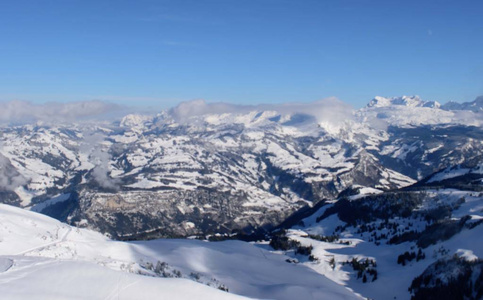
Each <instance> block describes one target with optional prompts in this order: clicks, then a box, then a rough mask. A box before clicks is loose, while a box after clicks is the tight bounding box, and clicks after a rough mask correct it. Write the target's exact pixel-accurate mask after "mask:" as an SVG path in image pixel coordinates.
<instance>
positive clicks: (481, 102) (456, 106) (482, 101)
mask: <svg viewBox="0 0 483 300" xmlns="http://www.w3.org/2000/svg"><path fill="white" fill-rule="evenodd" d="M441 108H442V109H444V110H469V111H472V112H481V111H483V96H479V97H478V98H476V99H475V100H473V101H471V102H464V103H458V102H454V101H450V102H448V103H446V104H445V105H443V106H442V107H441Z"/></svg>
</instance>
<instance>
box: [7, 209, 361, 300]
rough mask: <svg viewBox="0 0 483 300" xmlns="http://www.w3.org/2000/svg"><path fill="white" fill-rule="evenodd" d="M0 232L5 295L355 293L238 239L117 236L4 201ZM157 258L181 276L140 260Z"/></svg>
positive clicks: (196, 296)
mask: <svg viewBox="0 0 483 300" xmlns="http://www.w3.org/2000/svg"><path fill="white" fill-rule="evenodd" d="M0 237H1V240H0V295H2V296H1V297H2V298H4V299H241V298H242V297H241V296H238V295H235V294H239V295H243V296H247V297H251V298H262V299H360V297H359V296H357V295H356V294H354V293H353V292H351V291H350V290H349V289H347V288H345V287H343V286H340V285H338V284H336V283H334V282H332V281H331V280H329V279H327V278H325V277H324V276H322V275H320V274H318V273H317V272H314V271H313V270H311V269H310V268H307V267H306V266H303V265H295V264H289V263H286V262H285V259H287V257H286V256H285V255H281V254H277V253H272V252H270V251H267V250H265V249H263V248H264V246H263V245H253V244H250V243H245V242H241V241H226V242H204V241H198V240H153V241H141V242H131V243H128V242H117V241H111V240H109V239H107V238H106V237H104V236H103V235H101V234H99V233H96V232H93V231H89V230H85V229H78V228H74V227H70V226H68V225H66V224H63V223H60V222H58V221H56V220H54V219H51V218H49V217H46V216H44V215H40V214H37V213H33V212H29V211H25V210H22V209H19V208H15V207H11V206H7V205H0ZM158 261H160V262H165V263H167V264H168V265H169V266H170V268H172V269H176V270H178V271H179V272H180V273H179V274H180V277H181V278H159V277H154V276H155V275H156V274H155V273H154V272H152V271H151V270H149V269H147V268H145V267H143V266H146V264H147V263H153V264H156V263H157V262H158ZM139 273H141V274H144V275H139ZM196 281H198V282H196ZM214 283H218V284H223V285H224V286H225V287H227V288H228V289H229V292H230V293H227V292H224V291H220V290H218V289H216V288H215V287H216V285H215V284H214ZM208 285H212V287H209V286H208ZM233 293H234V294H233Z"/></svg>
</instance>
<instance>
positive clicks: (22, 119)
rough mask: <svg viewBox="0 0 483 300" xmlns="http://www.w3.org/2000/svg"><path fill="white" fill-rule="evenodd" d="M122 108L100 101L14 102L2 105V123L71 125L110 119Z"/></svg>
mask: <svg viewBox="0 0 483 300" xmlns="http://www.w3.org/2000/svg"><path fill="white" fill-rule="evenodd" d="M121 108H122V107H121V106H119V105H117V104H112V103H107V102H104V101H98V100H92V101H80V102H69V103H57V102H49V103H44V104H34V103H32V102H29V101H20V100H14V101H8V102H1V103H0V123H3V124H24V123H33V122H44V123H58V122H62V123H64V122H69V123H70V122H75V121H83V120H91V119H95V118H101V117H102V118H108V115H109V114H112V113H113V112H116V111H119V110H121Z"/></svg>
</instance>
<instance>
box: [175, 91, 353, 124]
mask: <svg viewBox="0 0 483 300" xmlns="http://www.w3.org/2000/svg"><path fill="white" fill-rule="evenodd" d="M250 111H276V112H278V113H280V114H283V115H286V114H306V115H310V116H313V117H315V119H316V120H317V122H318V123H331V124H341V123H343V122H345V121H347V120H350V119H353V112H354V109H353V107H352V106H350V105H349V104H346V103H344V102H342V101H341V100H339V99H337V98H335V97H330V98H325V99H322V100H319V101H315V102H310V103H285V104H260V105H237V104H229V103H222V102H218V103H206V102H205V101H204V100H194V101H189V102H182V103H180V104H179V105H178V106H176V107H174V108H172V109H171V110H170V111H169V112H170V114H171V115H172V116H173V117H174V118H175V119H176V120H177V121H178V122H186V121H188V120H189V119H190V118H192V117H196V116H202V115H208V114H223V113H247V112H250Z"/></svg>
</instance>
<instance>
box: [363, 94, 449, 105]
mask: <svg viewBox="0 0 483 300" xmlns="http://www.w3.org/2000/svg"><path fill="white" fill-rule="evenodd" d="M393 105H398V106H406V107H430V108H440V107H441V104H440V103H438V102H437V101H423V100H422V99H421V98H420V97H419V96H402V97H392V98H385V97H381V96H376V97H374V99H372V100H371V102H369V104H367V107H388V106H393Z"/></svg>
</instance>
